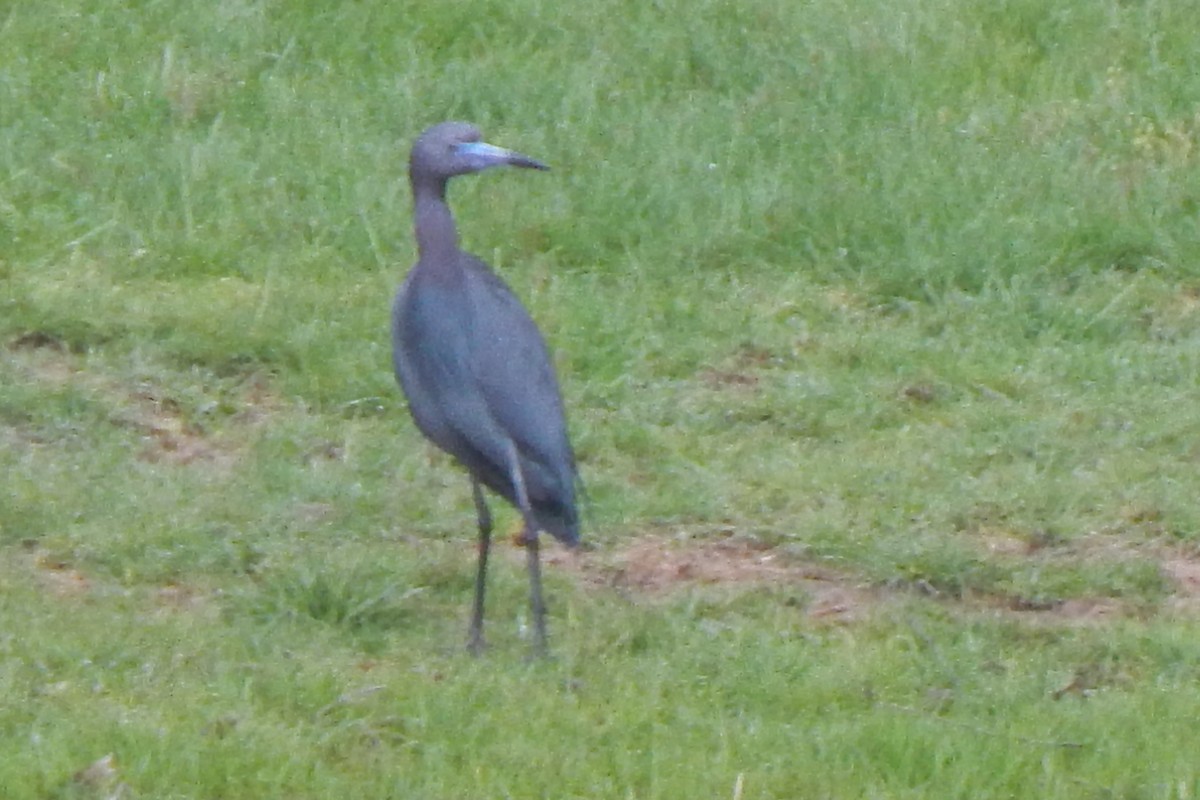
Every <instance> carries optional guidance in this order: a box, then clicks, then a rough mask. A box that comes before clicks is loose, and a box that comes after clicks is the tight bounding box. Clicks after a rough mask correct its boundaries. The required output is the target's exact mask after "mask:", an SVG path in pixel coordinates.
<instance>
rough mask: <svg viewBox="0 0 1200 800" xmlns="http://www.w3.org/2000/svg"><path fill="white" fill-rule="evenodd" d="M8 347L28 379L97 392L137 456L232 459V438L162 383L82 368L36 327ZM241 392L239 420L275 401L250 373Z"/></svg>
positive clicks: (255, 416) (262, 414) (261, 416)
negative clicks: (194, 416)
mask: <svg viewBox="0 0 1200 800" xmlns="http://www.w3.org/2000/svg"><path fill="white" fill-rule="evenodd" d="M8 350H9V352H10V353H11V354H12V355H11V358H12V359H13V360H14V362H15V363H16V365H17V367H18V369H19V370H20V371H21V372H23V373H24V374H25V376H27V377H28V379H29V380H31V381H34V382H37V383H40V384H44V385H47V386H50V387H54V388H58V387H63V386H70V385H74V386H78V387H80V388H83V389H85V390H87V391H89V392H93V393H95V394H96V395H97V396H99V397H101V398H103V399H104V400H105V401H106V403H108V404H110V405H111V406H112V408H113V411H112V414H111V417H110V420H111V422H112V423H113V424H114V425H118V426H121V427H125V428H130V429H132V430H135V431H137V432H138V433H139V434H140V435H141V437H142V442H143V446H142V448H141V450H140V452H139V453H138V457H139V458H140V459H141V460H143V461H147V462H150V463H164V464H174V465H191V464H197V463H206V464H210V465H214V466H217V467H221V468H228V467H230V466H232V465H233V463H234V462H236V460H237V457H238V455H239V453H238V450H239V448H238V446H237V445H236V444H235V443H234V442H232V441H231V440H230V439H228V438H221V437H217V436H213V435H211V434H209V433H208V432H207V431H205V430H204V429H203V428H201V427H200V426H198V425H196V424H194V423H192V422H191V421H189V418H188V414H187V412H186V409H184V408H183V406H182V405H181V404H180V403H179V401H178V400H176V399H175V398H173V397H171V396H170V393H169V392H168V391H166V390H164V389H163V388H162V387H158V386H155V385H153V384H151V383H148V382H139V383H135V384H132V385H130V384H124V383H121V382H120V381H117V380H115V379H113V378H112V377H111V376H109V375H106V374H102V373H97V372H94V371H88V370H87V369H85V368H84V367H83V366H81V361H80V358H79V356H78V355H77V354H75V353H72V352H71V351H70V348H68V347H67V346H66V344H65V343H63V342H62V341H61V340H59V339H57V338H56V337H54V336H51V335H50V334H46V333H42V332H37V331H35V332H30V333H25V334H22V335H21V336H19V337H17V338H16V339H14V340H12V341H11V342H10V343H9V346H8ZM241 395H242V396H241V397H239V398H238V400H239V405H240V406H241V407H242V410H241V411H240V412H239V413H238V414H237V415H236V420H237V421H238V422H240V423H243V424H249V425H254V424H259V423H261V422H263V421H264V420H265V419H267V418H268V417H269V415H270V412H271V410H273V409H274V408H275V407H276V405H277V402H276V400H275V398H274V397H273V396H272V395H271V394H270V392H269V391H268V389H267V387H266V386H265V383H264V382H263V381H262V380H258V379H255V378H250V379H249V380H247V382H246V384H245V386H244V387H242V392H241Z"/></svg>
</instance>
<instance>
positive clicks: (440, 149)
mask: <svg viewBox="0 0 1200 800" xmlns="http://www.w3.org/2000/svg"><path fill="white" fill-rule="evenodd" d="M503 165H508V166H512V167H524V168H526V169H549V167H547V166H546V165H545V164H543V163H542V162H540V161H537V160H536V159H532V158H530V157H529V156H526V155H522V154H521V153H518V152H515V151H513V150H506V149H505V148H503V147H497V146H496V145H493V144H488V143H487V142H485V141H483V136H482V135H481V134H480V133H479V129H478V128H476V127H475V126H474V125H471V124H469V123H466V122H443V123H440V124H438V125H434V126H433V127H431V128H428V129H426V130H425V132H424V133H422V134H421V135H420V136H419V137H417V141H416V142H414V143H413V148H412V156H411V157H410V159H409V172H410V174H412V175H414V177H415V176H416V175H418V174H421V175H428V176H430V177H439V178H443V179H445V178H451V177H454V176H455V175H467V174H470V173H472V172H481V171H483V170H485V169H488V168H489V167H498V166H503Z"/></svg>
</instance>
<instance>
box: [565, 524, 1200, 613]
mask: <svg viewBox="0 0 1200 800" xmlns="http://www.w3.org/2000/svg"><path fill="white" fill-rule="evenodd" d="M984 546H985V547H986V548H987V549H988V551H989V552H991V553H993V554H995V555H998V556H1000V557H1004V558H1020V557H1033V556H1035V555H1037V554H1039V553H1041V552H1042V550H1043V545H1042V543H1041V542H1039V541H1030V540H1029V539H1027V538H1022V537H1019V536H1015V535H1012V534H1007V533H1004V532H1001V531H993V532H992V535H990V536H987V537H985V539H984ZM1066 549H1068V550H1070V555H1071V557H1072V558H1081V557H1082V558H1129V557H1135V556H1136V557H1138V558H1147V557H1151V558H1154V559H1156V560H1157V561H1158V563H1159V565H1160V569H1161V570H1162V573H1163V576H1164V577H1165V578H1166V579H1167V580H1168V581H1169V583H1170V585H1171V587H1172V589H1173V593H1172V595H1171V596H1170V598H1169V599H1168V600H1167V601H1166V602H1165V603H1164V604H1163V605H1162V606H1161V609H1160V610H1161V611H1168V612H1174V613H1186V614H1189V615H1191V614H1195V615H1200V553H1196V552H1181V551H1179V550H1178V549H1174V550H1166V549H1162V548H1158V549H1155V548H1152V547H1150V546H1148V545H1137V544H1136V543H1131V542H1128V541H1123V540H1119V537H1111V536H1103V535H1099V534H1097V535H1096V536H1088V537H1084V538H1083V539H1081V540H1078V541H1076V542H1072V543H1071V545H1070V546H1069V547H1067V548H1066ZM546 560H547V562H548V563H551V564H554V565H555V566H556V567H557V568H559V569H562V570H565V571H569V572H572V573H574V574H576V575H577V576H578V577H579V579H580V580H581V581H582V582H583V583H585V584H587V585H590V586H592V587H594V588H608V589H615V590H617V591H619V592H622V593H624V594H627V595H629V596H634V597H643V598H648V599H657V598H662V597H667V596H670V595H671V594H672V593H674V592H677V591H680V590H686V589H688V588H693V587H697V586H713V587H722V586H725V587H745V588H753V587H756V586H787V587H790V588H793V589H797V590H798V591H800V592H801V593H803V594H804V595H805V596H806V597H807V598H808V602H807V603H806V604H805V609H804V610H805V613H806V615H807V616H808V617H809V618H810V619H813V620H823V621H832V622H837V623H844V622H853V621H857V620H860V619H864V618H867V617H869V616H870V614H871V613H872V612H873V611H874V610H876V609H879V608H881V607H883V606H885V605H886V604H888V603H889V602H890V601H894V600H897V599H898V598H899V597H901V596H908V597H911V596H912V595H913V592H912V590H911V588H907V587H905V586H903V585H897V586H894V587H893V586H886V587H885V586H880V585H871V584H869V583H867V582H865V581H863V580H861V579H860V578H858V577H857V576H854V575H851V574H846V573H842V572H838V571H836V570H833V569H831V568H829V567H827V566H824V565H818V564H813V563H811V562H805V561H803V560H801V559H798V558H796V557H794V556H791V555H788V554H785V553H783V552H781V551H779V550H776V549H772V548H769V547H765V546H763V545H761V544H758V543H755V542H753V541H748V540H745V539H739V538H736V537H729V536H727V537H710V538H679V537H669V536H659V535H648V536H641V537H638V538H637V539H634V540H632V541H630V542H629V543H628V544H626V545H625V546H623V547H621V548H619V549H615V550H611V551H601V552H590V553H583V554H581V555H574V554H571V553H569V552H567V551H564V550H561V549H557V548H556V549H554V550H552V551H549V552H548V553H547V556H546ZM930 599H931V601H933V602H938V603H940V604H943V605H947V606H950V607H954V608H957V609H959V610H961V611H963V612H967V613H991V614H1001V615H1004V616H1009V617H1012V618H1014V619H1019V620H1021V621H1023V622H1027V623H1030V624H1035V625H1050V626H1058V625H1065V626H1093V625H1094V626H1102V625H1107V624H1111V623H1112V622H1114V621H1115V620H1118V619H1128V618H1130V617H1135V616H1145V615H1146V614H1147V613H1151V614H1153V613H1156V612H1155V611H1153V610H1150V611H1148V610H1147V608H1146V606H1145V604H1139V603H1136V602H1130V601H1127V600H1124V599H1121V598H1114V597H1103V596H1096V597H1076V598H1069V599H1063V600H1045V601H1034V600H1028V599H1025V598H1022V597H1015V596H1007V595H994V596H993V595H980V594H970V595H968V596H966V597H962V598H950V597H945V596H941V595H934V596H932V597H931V598H930Z"/></svg>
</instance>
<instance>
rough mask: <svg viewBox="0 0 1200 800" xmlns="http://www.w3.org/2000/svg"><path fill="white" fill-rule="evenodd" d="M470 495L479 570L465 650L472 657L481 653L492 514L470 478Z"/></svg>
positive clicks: (477, 484) (478, 488)
mask: <svg viewBox="0 0 1200 800" xmlns="http://www.w3.org/2000/svg"><path fill="white" fill-rule="evenodd" d="M471 494H472V495H473V496H474V498H475V518H476V521H477V522H478V524H479V568H478V570H477V571H476V573H475V606H474V608H473V609H472V611H471V628H470V631H469V632H468V634H467V650H469V651H471V653H472V654H474V655H479V654H480V653H482V652H483V648H484V641H483V593H484V589H485V588H486V585H487V561H488V547H489V546H490V544H491V540H492V513H491V512H490V511H488V507H487V500H485V499H484V496H483V487H481V486H480V485H479V481H477V480H475V479H474V478H471Z"/></svg>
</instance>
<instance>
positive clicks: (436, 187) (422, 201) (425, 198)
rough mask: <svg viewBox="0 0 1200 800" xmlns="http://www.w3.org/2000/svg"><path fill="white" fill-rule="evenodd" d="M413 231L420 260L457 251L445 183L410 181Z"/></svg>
mask: <svg viewBox="0 0 1200 800" xmlns="http://www.w3.org/2000/svg"><path fill="white" fill-rule="evenodd" d="M413 230H414V232H415V233H416V236H417V253H418V255H419V256H420V258H421V260H426V259H434V260H435V261H436V259H437V258H438V257H439V256H444V255H453V254H455V253H457V252H458V229H457V228H456V227H455V225H454V215H453V214H452V213H450V206H449V205H447V204H446V183H445V181H442V182H440V183H434V184H419V183H414V184H413Z"/></svg>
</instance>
